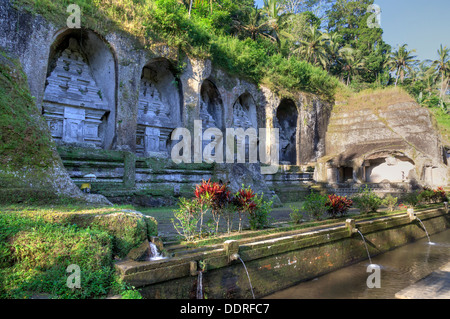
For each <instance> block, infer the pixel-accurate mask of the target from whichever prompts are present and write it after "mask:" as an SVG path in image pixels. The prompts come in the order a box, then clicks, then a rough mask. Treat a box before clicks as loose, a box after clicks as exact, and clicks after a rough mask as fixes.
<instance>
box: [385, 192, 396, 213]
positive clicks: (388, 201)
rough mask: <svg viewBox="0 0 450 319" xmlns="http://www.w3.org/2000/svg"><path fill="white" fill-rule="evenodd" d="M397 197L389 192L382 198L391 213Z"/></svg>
mask: <svg viewBox="0 0 450 319" xmlns="http://www.w3.org/2000/svg"><path fill="white" fill-rule="evenodd" d="M397 202H398V198H397V197H394V196H392V195H391V194H389V195H387V196H386V197H385V198H384V199H383V204H384V205H386V206H387V208H388V210H389V211H390V212H391V213H392V212H393V211H394V208H395V206H397Z"/></svg>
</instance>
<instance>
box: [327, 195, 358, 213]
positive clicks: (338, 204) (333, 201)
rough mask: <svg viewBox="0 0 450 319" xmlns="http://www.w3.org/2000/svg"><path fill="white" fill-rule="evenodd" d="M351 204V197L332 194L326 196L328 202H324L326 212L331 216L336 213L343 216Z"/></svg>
mask: <svg viewBox="0 0 450 319" xmlns="http://www.w3.org/2000/svg"><path fill="white" fill-rule="evenodd" d="M352 205H353V201H352V200H351V199H348V198H347V197H346V196H338V195H334V194H333V195H329V196H328V202H327V203H326V204H325V206H327V207H328V214H330V215H331V216H332V217H333V218H336V217H338V215H340V216H345V214H347V212H348V210H349V209H350V207H352Z"/></svg>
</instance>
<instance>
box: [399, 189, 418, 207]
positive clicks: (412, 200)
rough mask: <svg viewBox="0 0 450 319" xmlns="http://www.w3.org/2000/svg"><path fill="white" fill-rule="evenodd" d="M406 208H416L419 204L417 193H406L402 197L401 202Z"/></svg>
mask: <svg viewBox="0 0 450 319" xmlns="http://www.w3.org/2000/svg"><path fill="white" fill-rule="evenodd" d="M402 201H403V202H404V203H406V204H407V205H408V206H411V207H416V206H417V205H418V204H419V202H420V201H419V192H417V191H414V192H412V193H408V194H406V195H405V196H404V197H403V200H402Z"/></svg>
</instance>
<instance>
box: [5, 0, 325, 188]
mask: <svg viewBox="0 0 450 319" xmlns="http://www.w3.org/2000/svg"><path fill="white" fill-rule="evenodd" d="M0 26H1V28H0V47H1V48H3V49H4V50H5V51H6V52H8V53H9V54H11V55H13V56H15V57H17V58H18V60H19V61H20V62H21V64H22V66H23V69H24V72H25V74H26V75H27V76H28V82H29V87H30V91H31V94H32V95H33V96H34V97H35V98H36V105H37V108H38V110H39V111H40V112H41V113H42V114H43V116H44V118H45V120H46V121H47V123H48V125H49V129H50V132H51V134H52V137H53V140H54V141H55V143H56V144H57V145H58V147H59V149H66V150H67V148H69V149H70V148H73V149H74V150H77V149H79V148H82V149H83V148H84V149H86V152H85V154H84V155H83V156H82V158H79V159H76V158H73V156H65V157H64V156H63V163H64V165H65V166H66V168H67V169H68V172H69V173H68V174H69V175H70V177H71V178H72V179H73V180H74V181H75V182H76V183H77V185H78V184H79V183H83V182H84V181H85V180H84V179H83V176H85V175H86V174H89V173H93V174H94V175H96V176H98V177H99V178H98V180H97V181H96V182H94V184H95V183H97V185H98V186H99V188H101V189H103V191H104V192H105V193H107V191H108V189H107V188H104V187H103V186H104V185H107V184H108V183H109V184H110V186H111V185H114V186H111V187H114V188H115V189H117V186H118V185H120V186H122V188H123V189H127V190H128V191H129V190H131V189H133V190H136V189H139V190H142V189H157V188H159V187H160V186H164V187H169V188H170V189H172V190H171V193H177V192H179V189H180V188H181V189H183V187H188V185H190V186H192V183H194V181H196V182H199V181H201V179H202V178H206V177H213V178H214V177H218V178H220V177H223V178H227V177H230V178H231V177H232V179H233V185H241V184H242V183H243V182H245V183H248V184H252V183H253V184H254V185H255V187H256V188H257V189H256V190H257V191H258V192H265V193H266V194H267V193H271V192H273V190H272V189H270V188H269V187H268V185H266V183H265V179H264V177H263V176H262V175H261V174H260V173H259V172H258V168H256V169H255V168H254V167H252V166H248V165H247V167H246V169H245V170H247V171H250V172H253V173H251V174H247V175H248V176H247V177H245V178H244V176H243V175H242V174H239V173H237V174H236V172H240V171H241V170H242V167H241V165H238V166H234V164H227V165H224V166H223V167H222V168H221V169H220V170H219V171H217V170H214V169H210V170H209V171H207V172H206V171H203V170H200V171H198V170H196V169H195V167H194V166H192V167H189V165H187V164H186V166H185V167H184V168H183V169H181V171H180V170H178V171H176V170H174V168H173V167H172V168H169V167H171V166H172V164H170V163H169V162H171V161H170V159H171V158H170V155H171V154H170V150H171V148H172V147H173V145H174V143H176V141H172V140H171V135H172V133H173V131H174V129H175V128H187V129H189V130H190V131H191V132H193V128H194V121H195V120H202V124H203V129H204V130H206V129H207V128H211V127H217V128H219V129H221V130H225V129H226V128H239V127H241V128H243V129H248V128H250V127H253V128H255V129H259V128H265V127H279V128H282V127H284V130H282V134H283V135H282V136H281V137H280V139H281V140H282V141H288V143H289V144H290V145H286V147H287V148H289V154H290V155H289V156H290V157H289V161H286V163H284V164H286V165H294V166H296V165H301V164H308V163H310V162H313V161H315V160H316V159H317V158H319V157H321V156H322V155H323V153H324V145H325V131H326V125H327V121H328V116H329V111H330V105H329V104H327V103H324V102H322V101H321V100H320V99H319V98H318V97H315V96H312V95H307V94H303V93H294V94H293V97H290V98H282V97H279V96H277V94H275V93H274V92H271V91H270V90H269V89H267V88H264V87H258V86H257V85H255V84H253V83H249V82H247V81H245V80H242V79H239V78H237V77H234V76H230V75H228V74H227V73H226V72H224V71H222V70H220V69H218V68H216V67H214V66H213V65H212V63H211V61H209V60H199V59H195V58H192V57H187V56H182V57H181V56H179V55H178V53H179V52H178V50H174V49H172V48H170V47H167V46H165V45H157V44H155V45H152V46H151V48H150V49H149V48H148V47H147V48H144V47H142V45H141V44H140V43H139V42H138V41H137V40H136V39H134V38H131V37H129V36H127V34H126V33H123V32H109V33H107V34H101V33H99V32H97V31H96V30H88V29H83V28H82V29H69V28H67V27H65V26H56V25H54V24H53V23H50V22H48V21H46V20H45V19H43V18H42V17H40V16H38V15H32V14H30V13H27V12H25V11H20V10H16V9H15V8H13V7H12V6H11V4H10V1H6V2H5V3H2V5H1V6H0ZM180 65H183V66H184V68H183V69H182V70H181V69H180V68H179V66H180ZM286 103H287V104H289V105H290V106H291V108H290V109H288V113H286V112H285V111H283V112H284V113H283V112H280V111H279V109H280V108H282V107H283V104H286ZM290 112H293V113H296V114H295V117H294V121H293V122H292V123H290V122H289V123H290V124H293V125H294V127H291V128H288V127H286V125H285V124H286V123H285V122H284V119H282V118H280V119H279V118H277V114H281V113H283V114H284V116H285V118H286V117H289V115H290ZM288 131H289V132H288ZM286 132H287V133H286ZM286 134H287V135H290V136H284V135H286ZM203 145H204V146H205V143H204V144H203ZM248 147H249V146H248V145H247V146H246V152H247V154H248ZM92 150H99V151H105V152H106V153H104V154H103V155H104V156H106V157H108V156H109V157H110V158H115V154H114V152H116V151H119V152H125V153H124V154H133V155H126V156H128V157H130V156H131V157H130V161H128V162H127V163H128V164H127V165H130V169H124V165H126V163H125V162H123V161H119V162H116V164H114V160H111V161H108V160H107V158H106V159H105V158H103V159H102V160H100V161H98V160H96V157H95V156H93V157H92V158H89V157H86V154H90V153H92V152H91V151H92ZM108 151H111V153H110V154H109V155H108V153H107V152H108ZM69 153H70V151H69ZM75 153H76V152H75ZM64 154H66V155H67V154H68V153H67V152H65V153H64ZM124 156H125V155H124ZM133 156H134V158H133ZM147 159H157V160H166V161H167V160H168V167H166V168H167V169H168V170H166V171H159V173H158V174H156V175H157V176H159V177H156V176H153V175H155V172H154V170H153V168H152V167H148V166H146V165H145V164H143V163H145V162H146V161H147V162H148V160H147ZM247 161H248V159H247ZM150 162H151V161H150ZM180 172H181V173H180ZM249 176H250V179H249V178H248V177H249ZM291 179H292V177H291V178H284V180H286V181H288V180H289V181H290V180H291ZM187 180H188V181H187ZM281 180H283V178H281ZM68 182H69V183H70V181H68ZM110 182H111V183H110ZM102 183H103V184H102ZM102 185H103V186H102ZM119 188H121V187H119ZM110 190H112V188H110Z"/></svg>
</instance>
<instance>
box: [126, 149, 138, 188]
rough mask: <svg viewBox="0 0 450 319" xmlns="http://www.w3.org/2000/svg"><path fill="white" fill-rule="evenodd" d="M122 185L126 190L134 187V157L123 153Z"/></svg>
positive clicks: (131, 154) (128, 153) (132, 154)
mask: <svg viewBox="0 0 450 319" xmlns="http://www.w3.org/2000/svg"><path fill="white" fill-rule="evenodd" d="M123 184H124V186H125V187H126V188H133V187H135V186H136V155H135V154H134V153H131V152H125V156H124V172H123Z"/></svg>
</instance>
